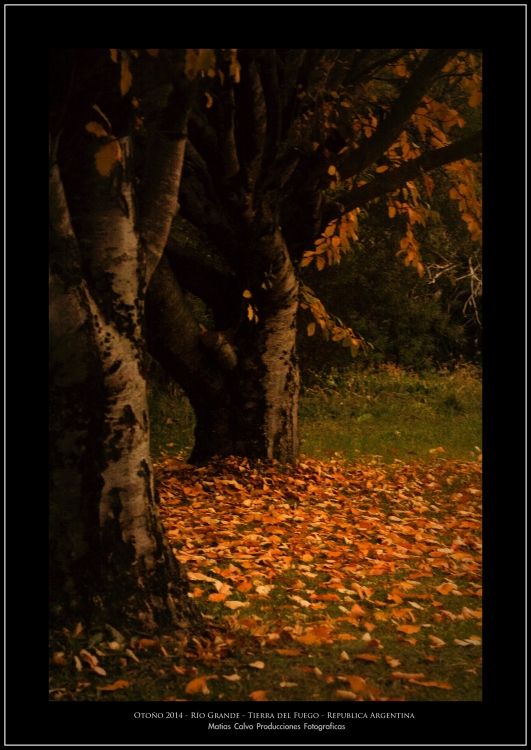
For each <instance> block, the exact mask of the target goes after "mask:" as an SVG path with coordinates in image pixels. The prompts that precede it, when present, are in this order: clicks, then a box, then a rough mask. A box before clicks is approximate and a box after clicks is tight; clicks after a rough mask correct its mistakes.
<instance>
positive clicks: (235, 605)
mask: <svg viewBox="0 0 531 750" xmlns="http://www.w3.org/2000/svg"><path fill="white" fill-rule="evenodd" d="M224 604H225V606H226V607H228V608H229V609H239V608H240V607H248V606H249V602H238V601H235V600H232V599H231V600H230V601H228V602H224Z"/></svg>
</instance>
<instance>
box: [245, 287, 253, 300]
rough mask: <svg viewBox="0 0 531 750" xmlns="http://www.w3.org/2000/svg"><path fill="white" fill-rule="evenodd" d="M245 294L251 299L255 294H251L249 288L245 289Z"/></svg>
mask: <svg viewBox="0 0 531 750" xmlns="http://www.w3.org/2000/svg"><path fill="white" fill-rule="evenodd" d="M243 296H244V297H247V299H250V298H251V297H252V296H253V295H252V294H251V292H250V291H249V290H248V289H246V290H245V291H244V293H243Z"/></svg>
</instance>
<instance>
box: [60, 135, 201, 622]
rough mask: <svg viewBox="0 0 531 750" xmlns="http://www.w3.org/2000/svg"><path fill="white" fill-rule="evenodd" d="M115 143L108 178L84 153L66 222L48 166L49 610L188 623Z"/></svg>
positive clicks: (133, 235) (140, 282)
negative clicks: (167, 527) (162, 488)
mask: <svg viewBox="0 0 531 750" xmlns="http://www.w3.org/2000/svg"><path fill="white" fill-rule="evenodd" d="M120 149H121V161H120V163H119V164H116V165H115V170H116V171H115V172H114V179H110V178H109V176H102V175H101V174H99V172H98V171H97V170H96V169H95V168H94V154H93V153H92V154H91V155H90V159H87V160H86V163H85V173H82V172H81V173H79V174H78V175H77V179H78V186H82V188H80V190H81V192H82V193H83V194H82V195H79V196H78V200H77V201H74V203H73V205H74V206H75V207H76V210H77V215H76V217H75V220H74V219H72V221H71V219H70V213H69V208H68V206H67V202H66V198H65V193H64V189H63V183H62V180H61V176H60V173H59V168H58V166H57V164H56V163H53V164H52V166H51V169H50V229H51V231H50V248H51V261H50V349H51V351H50V376H51V420H50V422H51V435H50V450H51V459H50V462H51V473H50V480H51V500H50V581H51V586H50V589H51V591H50V605H51V614H52V619H53V621H55V622H59V621H66V620H69V619H72V618H78V619H83V620H84V621H98V620H99V621H100V622H101V621H102V620H103V622H107V623H109V624H111V625H113V626H115V627H124V626H125V627H127V626H133V627H136V628H137V629H139V630H141V631H149V632H151V631H154V630H156V629H157V628H160V627H172V628H182V629H186V628H188V627H189V626H190V624H191V623H197V619H198V617H197V614H196V613H195V610H194V609H193V607H192V606H191V602H190V599H189V598H188V597H187V591H188V585H187V581H186V579H185V578H184V577H183V576H182V574H181V572H180V569H179V566H178V564H177V562H176V560H175V559H174V556H173V553H172V550H171V549H170V547H169V545H168V542H167V540H166V537H165V534H164V531H163V528H162V524H161V521H160V517H159V513H158V509H157V506H156V504H155V499H154V486H153V471H152V466H151V461H150V456H149V423H148V415H147V402H146V379H145V373H144V362H145V350H144V343H143V336H142V330H141V329H142V321H143V297H144V290H145V285H146V280H145V275H146V246H145V243H141V242H140V241H139V237H138V234H137V230H136V227H135V211H134V206H133V195H132V177H130V175H132V170H131V165H130V163H129V160H130V143H129V141H128V139H127V138H124V139H122V140H121V141H120ZM54 161H55V158H54V156H52V162H54ZM117 183H118V186H117ZM78 192H79V190H78ZM73 225H74V226H76V227H78V228H79V233H78V234H75V233H74V230H73ZM78 239H79V241H78Z"/></svg>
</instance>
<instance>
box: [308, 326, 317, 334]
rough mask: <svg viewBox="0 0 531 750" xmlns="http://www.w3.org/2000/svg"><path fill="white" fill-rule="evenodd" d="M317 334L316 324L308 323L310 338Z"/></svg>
mask: <svg viewBox="0 0 531 750" xmlns="http://www.w3.org/2000/svg"><path fill="white" fill-rule="evenodd" d="M314 333H315V323H308V336H313V334H314Z"/></svg>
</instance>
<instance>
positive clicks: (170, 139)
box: [138, 81, 195, 283]
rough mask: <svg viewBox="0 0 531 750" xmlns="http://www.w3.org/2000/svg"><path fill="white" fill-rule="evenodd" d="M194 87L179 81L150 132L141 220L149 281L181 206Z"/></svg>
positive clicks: (141, 233)
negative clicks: (187, 135)
mask: <svg viewBox="0 0 531 750" xmlns="http://www.w3.org/2000/svg"><path fill="white" fill-rule="evenodd" d="M194 89H195V87H194V86H191V85H190V84H189V83H188V82H183V81H179V82H175V83H174V85H173V91H172V93H171V94H170V97H169V99H168V103H167V106H166V108H165V109H164V111H163V113H162V118H161V120H160V123H157V124H156V125H155V124H153V125H151V127H150V128H149V131H148V146H147V156H146V164H147V170H146V175H145V177H144V184H143V190H142V203H141V206H140V216H139V223H138V227H139V232H140V236H141V238H142V241H143V243H144V246H145V248H146V258H147V269H146V282H147V283H149V280H150V278H151V276H152V274H153V271H154V270H155V268H156V267H157V264H158V262H159V261H160V258H161V257H162V253H163V251H164V247H165V245H166V241H167V239H168V235H169V232H170V228H171V223H172V221H173V218H174V216H175V214H176V213H177V211H178V208H179V204H178V200H177V197H178V194H179V187H180V184H181V175H182V168H183V160H184V150H185V146H186V124H187V121H188V114H189V111H190V106H191V102H192V96H193V92H194Z"/></svg>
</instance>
